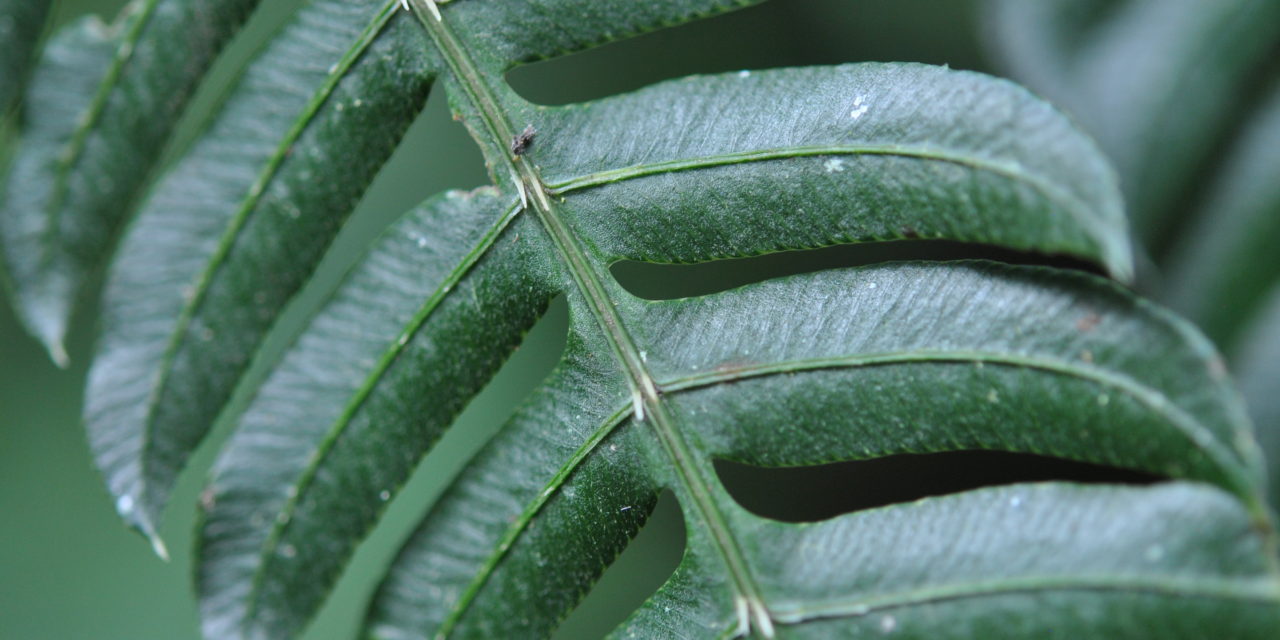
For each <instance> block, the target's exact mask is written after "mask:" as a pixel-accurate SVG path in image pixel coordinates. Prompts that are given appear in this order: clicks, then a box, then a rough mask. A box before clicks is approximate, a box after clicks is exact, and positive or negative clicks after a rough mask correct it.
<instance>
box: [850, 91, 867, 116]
mask: <svg viewBox="0 0 1280 640" xmlns="http://www.w3.org/2000/svg"><path fill="white" fill-rule="evenodd" d="M865 101H866V97H865V96H858V97H857V98H854V99H853V111H850V112H849V117H850V118H853V119H854V120H857V119H858V118H861V117H862V116H863V115H865V114H866V113H867V109H869V108H871V105H869V104H866V102H865Z"/></svg>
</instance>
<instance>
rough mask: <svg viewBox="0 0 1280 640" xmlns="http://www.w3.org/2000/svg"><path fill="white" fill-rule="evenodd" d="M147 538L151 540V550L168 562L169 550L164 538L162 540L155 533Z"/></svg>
mask: <svg viewBox="0 0 1280 640" xmlns="http://www.w3.org/2000/svg"><path fill="white" fill-rule="evenodd" d="M147 538H148V539H149V540H151V550H152V551H154V552H155V554H156V555H157V556H159V557H160V559H161V560H163V561H165V562H168V561H169V548H168V547H166V546H165V545H164V538H161V537H160V536H159V535H157V534H155V533H152V534H150V535H148V536H147Z"/></svg>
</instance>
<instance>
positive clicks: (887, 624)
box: [880, 616, 898, 633]
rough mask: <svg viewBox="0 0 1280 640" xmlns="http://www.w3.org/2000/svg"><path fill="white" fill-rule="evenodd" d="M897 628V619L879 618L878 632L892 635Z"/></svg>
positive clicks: (890, 617)
mask: <svg viewBox="0 0 1280 640" xmlns="http://www.w3.org/2000/svg"><path fill="white" fill-rule="evenodd" d="M897 628H898V620H897V618H894V617H893V616H885V617H883V618H880V631H883V632H884V633H893V630H894V629H897Z"/></svg>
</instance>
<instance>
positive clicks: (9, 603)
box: [0, 0, 989, 640]
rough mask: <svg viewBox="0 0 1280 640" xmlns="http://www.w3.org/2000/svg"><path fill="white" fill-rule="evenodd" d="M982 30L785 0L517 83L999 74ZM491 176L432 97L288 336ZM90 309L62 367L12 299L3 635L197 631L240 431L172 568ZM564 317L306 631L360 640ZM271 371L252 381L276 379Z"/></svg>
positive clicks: (224, 82) (601, 91) (584, 88)
mask: <svg viewBox="0 0 1280 640" xmlns="http://www.w3.org/2000/svg"><path fill="white" fill-rule="evenodd" d="M121 4H122V2H120V1H117V0H97V1H94V0H68V1H66V2H64V3H63V4H62V6H61V7H60V9H59V12H58V17H57V20H59V21H61V22H65V21H67V20H70V19H73V18H74V17H75V16H79V15H81V14H84V13H86V12H92V13H99V14H101V15H103V16H105V17H108V18H109V17H110V16H112V15H114V14H115V12H116V11H117V10H118V9H119V7H120V6H121ZM299 4H300V0H270V1H269V2H264V3H263V5H264V7H263V10H261V11H260V12H259V14H258V15H256V16H255V17H254V19H253V22H252V23H251V25H250V27H249V28H248V29H247V30H246V31H245V33H244V34H243V35H242V36H241V37H240V38H238V39H237V41H236V42H235V44H234V46H233V48H232V50H231V51H230V52H228V53H227V54H226V55H225V56H224V59H222V60H221V61H220V62H219V65H218V67H217V69H216V72H215V76H214V79H213V80H212V81H211V82H210V84H209V86H208V87H206V88H205V89H204V90H202V93H201V98H200V101H199V102H198V104H197V107H196V108H195V109H194V111H193V113H192V114H190V117H188V118H187V120H186V121H185V122H184V124H183V128H182V132H183V133H182V135H181V136H180V140H179V142H178V144H176V145H175V150H177V149H181V147H182V145H183V142H182V140H186V141H189V140H190V139H191V137H192V135H193V134H194V132H196V131H198V130H199V128H200V124H201V123H202V122H204V121H205V120H206V119H207V117H208V115H209V111H210V109H211V108H212V105H213V104H215V103H216V102H217V99H218V97H219V96H220V95H222V93H223V92H225V91H226V90H227V88H228V87H229V86H231V85H232V83H233V82H234V78H235V76H236V74H237V71H238V70H239V69H240V68H241V67H242V66H243V65H244V64H245V63H246V61H247V60H249V59H250V57H251V56H252V53H253V52H254V50H255V48H256V45H257V43H259V42H261V40H262V39H263V38H265V37H268V36H269V35H270V34H271V33H272V32H273V30H274V29H275V28H277V27H278V26H279V25H280V24H282V22H283V21H284V20H287V17H288V15H289V13H290V11H291V10H292V9H293V8H295V7H296V6H298V5H299ZM980 34H981V29H980V28H979V26H978V20H977V16H976V8H975V4H974V3H973V2H967V1H954V0H953V1H939V0H858V1H857V2H854V1H852V0H787V1H775V2H772V3H767V4H765V5H763V6H760V7H755V8H751V9H747V10H743V11H740V12H737V13H734V14H730V15H727V16H724V17H720V18H716V19H712V20H707V21H703V22H700V23H696V24H692V25H688V26H685V27H681V28H677V29H672V30H668V31H664V32H660V33H657V34H652V35H649V36H645V37H641V38H638V39H634V40H630V41H625V42H622V43H616V44H612V45H608V46H605V47H602V48H600V49H598V50H595V51H591V52H587V53H584V54H579V55H576V56H571V57H568V58H564V59H561V60H556V61H551V62H546V63H540V64H537V65H533V66H530V67H527V68H522V69H518V70H516V71H515V72H513V73H512V74H511V76H510V79H511V81H512V83H513V85H515V87H516V88H517V89H518V90H519V91H521V92H522V93H523V94H524V95H525V96H526V97H528V98H529V99H531V100H534V101H537V102H543V103H566V102H572V101H578V100H583V99H588V98H594V97H600V96H604V95H608V94H612V93H616V92H620V91H626V90H630V89H634V88H637V87H640V86H643V85H646V84H649V83H652V82H656V81H659V80H662V79H665V78H670V77H678V76H682V75H687V74H690V73H707V72H719V71H729V70H738V69H744V68H752V69H758V68H767V67H779V66H792V65H809V64H834V63H841V62H851V61H869V60H875V61H890V60H910V61H920V62H929V63H936V64H949V65H950V66H952V67H953V68H963V69H978V70H989V68H988V65H987V64H986V62H985V61H984V59H983V58H982V54H981V51H980V49H981V47H980V42H979V38H980ZM173 153H174V152H171V154H170V155H171V156H172V155H173ZM484 182H486V178H485V176H484V172H483V167H482V165H481V161H480V157H479V154H478V153H477V152H476V151H475V150H474V148H473V147H472V146H471V144H470V141H469V140H468V139H467V138H466V135H465V132H464V131H463V129H462V128H461V127H460V126H459V125H457V124H456V123H453V122H452V121H451V120H450V119H449V118H448V115H447V113H446V112H445V107H444V104H443V100H441V96H440V95H435V96H433V97H432V100H431V103H430V105H429V106H428V108H427V110H426V111H425V113H424V114H423V116H422V118H421V119H420V120H419V122H418V123H417V124H416V125H415V126H414V127H413V129H412V130H411V131H410V134H409V136H408V138H407V139H406V140H405V143H404V144H403V145H402V148H401V149H400V150H399V151H398V152H397V153H396V155H395V156H394V158H393V159H392V161H391V162H390V164H388V166H387V167H386V168H385V169H384V170H383V172H382V173H381V174H380V176H379V178H378V180H377V181H376V183H375V184H374V186H373V187H372V189H371V190H370V192H369V193H368V194H367V196H366V197H365V199H364V201H363V202H362V203H361V205H360V208H359V210H358V211H357V213H356V215H355V217H354V218H353V222H352V224H351V225H350V226H349V228H348V229H346V230H345V231H344V232H343V234H342V235H341V236H340V237H339V239H338V241H337V243H336V244H335V246H334V249H333V251H332V252H331V254H330V255H329V256H328V257H327V258H326V260H325V262H324V264H323V265H322V267H321V271H320V274H319V277H318V278H317V281H316V282H314V283H312V285H311V286H309V287H308V288H307V289H306V290H305V291H304V293H303V295H302V296H301V298H300V299H299V300H298V301H297V302H296V303H295V304H294V305H292V306H291V307H290V309H289V311H288V313H287V314H286V317H285V318H283V319H282V321H281V331H278V332H277V334H285V335H287V334H288V333H289V330H290V327H296V326H297V325H298V324H299V323H300V321H301V319H302V318H305V317H306V315H307V313H308V311H309V310H311V309H314V308H315V306H316V304H317V301H318V299H319V295H320V293H322V292H323V291H324V290H325V289H326V288H327V287H328V286H331V285H332V284H333V282H334V281H335V279H336V278H337V277H338V276H339V275H340V274H341V272H342V271H343V269H344V267H345V266H346V265H348V264H349V263H350V262H351V260H353V259H354V258H355V256H356V255H357V254H358V252H359V251H360V249H361V247H363V246H364V245H365V244H366V243H367V242H368V241H369V240H370V238H372V237H373V236H374V235H375V234H377V233H378V231H379V230H380V229H382V228H384V227H385V226H386V225H387V224H388V223H389V222H390V221H391V220H394V219H395V218H396V217H398V216H399V215H400V214H401V213H402V212H404V211H405V210H406V209H408V208H409V207H410V206H412V205H413V204H415V203H417V202H418V201H420V200H422V199H423V198H425V197H426V196H428V195H430V194H432V193H435V192H438V191H440V190H443V189H446V188H470V187H474V186H477V185H479V184H483V183H484ZM838 260H844V258H843V257H840V258H838ZM721 273H722V272H721ZM657 277H659V278H660V276H657ZM697 277H702V278H706V279H713V280H714V279H716V278H719V277H721V275H718V274H717V273H715V272H707V273H705V274H701V275H698V276H697ZM635 286H637V287H639V288H643V287H645V286H654V287H657V288H658V289H660V288H661V287H662V286H663V285H662V283H661V282H657V283H648V284H646V283H644V282H639V283H635ZM92 307H93V305H92V303H91V302H89V303H86V304H85V308H84V309H82V310H81V313H80V317H79V320H78V322H77V329H76V333H75V335H74V337H73V339H72V341H71V343H70V348H71V355H72V358H73V363H74V364H73V365H72V367H71V368H70V369H68V370H65V371H62V370H57V369H56V368H54V367H53V366H52V365H51V364H50V362H49V361H48V359H47V358H46V357H45V356H44V355H43V353H42V352H41V351H40V349H39V348H38V347H37V345H36V344H35V342H34V341H33V340H31V339H29V338H28V337H26V336H25V335H23V333H22V331H21V330H20V329H19V328H18V326H17V323H16V321H15V319H14V317H13V314H12V312H11V310H10V309H9V308H8V306H0V513H3V517H0V639H4V640H8V639H26V638H36V639H45V638H49V639H63V638H67V639H80V638H92V639H113V638H120V639H137V640H144V639H152V638H154V639H165V640H172V639H181V638H196V637H197V636H198V634H197V629H198V622H197V616H196V609H195V604H194V599H193V596H192V589H191V580H190V577H189V576H190V569H191V565H190V558H189V555H188V552H189V549H188V548H189V546H190V541H191V534H192V531H191V528H192V521H193V516H194V505H195V497H196V495H197V494H198V492H199V489H200V484H201V481H202V479H203V477H204V474H205V471H206V469H207V468H208V466H209V464H210V462H211V459H212V455H213V452H214V451H215V450H216V448H217V445H218V444H219V442H220V441H221V440H223V439H224V438H225V436H226V432H227V428H228V424H226V423H227V421H226V420H224V421H223V423H222V424H221V426H220V428H219V429H217V431H216V433H215V437H214V438H213V442H212V443H211V445H210V446H205V447H204V448H202V449H201V451H200V454H199V455H198V456H197V457H196V458H195V460H194V464H193V465H192V468H191V469H189V470H188V472H187V473H186V474H185V475H184V478H183V480H182V482H181V483H180V486H179V489H178V491H177V492H176V493H175V496H174V502H173V507H172V508H171V510H170V512H169V514H168V516H167V518H166V521H165V524H164V527H163V535H164V537H165V539H166V541H167V542H168V544H169V548H170V550H171V552H172V555H173V559H172V561H171V562H169V563H164V562H162V561H160V560H159V559H157V558H156V557H155V556H153V555H152V553H151V551H150V548H149V546H148V545H147V544H146V542H145V541H144V540H143V539H141V538H140V537H138V536H136V535H134V534H133V533H130V532H128V531H126V530H125V528H124V526H123V525H122V524H121V523H120V522H119V521H118V519H117V518H116V515H115V513H114V511H113V509H112V504H111V500H109V499H108V497H107V495H106V492H105V490H104V488H103V486H102V484H101V482H100V479H99V477H98V475H97V472H96V471H95V470H94V468H93V466H92V463H91V461H90V456H89V454H88V450H87V446H86V443H85V440H84V436H83V434H82V431H81V426H80V421H79V414H80V405H81V387H82V384H83V382H84V376H85V369H86V363H87V360H88V357H89V354H90V353H91V346H92V335H93V330H94V327H93V321H92V319H93V308H92ZM563 327H564V310H563V309H562V308H559V307H557V308H556V309H555V310H553V312H552V313H551V314H550V316H548V318H547V319H546V320H544V321H543V322H542V323H541V324H540V325H539V326H538V328H537V329H536V330H535V332H534V334H532V335H531V337H530V340H529V342H528V343H527V344H526V346H525V347H524V348H522V349H521V351H520V352H519V353H518V354H517V356H516V357H515V358H514V359H513V361H512V362H510V363H509V364H508V365H507V367H506V368H505V369H504V370H503V372H502V373H501V374H500V376H499V378H498V380H496V381H495V382H494V383H493V384H492V385H491V387H490V388H489V389H488V390H487V391H486V392H485V393H484V395H482V396H481V397H480V398H478V399H477V400H476V401H475V402H474V403H473V404H472V406H471V408H470V409H468V411H467V413H466V414H465V415H464V416H463V418H462V420H461V421H460V424H459V426H458V428H456V429H455V430H454V433H451V435H450V436H449V438H447V439H446V441H445V442H444V443H443V444H442V445H441V447H440V449H439V450H438V451H436V452H434V453H433V454H432V455H431V456H430V457H429V458H428V460H427V461H426V463H424V465H423V469H422V471H421V472H420V473H418V474H417V475H416V476H415V477H414V479H413V481H412V482H411V483H410V484H409V486H408V487H407V488H406V490H405V492H404V493H403V494H402V495H401V496H400V497H399V498H397V500H396V501H395V502H394V504H393V505H392V507H391V510H390V511H389V512H388V516H387V518H386V519H385V521H384V523H383V524H382V525H381V526H380V527H379V528H378V529H377V530H376V531H375V533H374V535H373V537H372V538H371V540H370V542H369V544H367V545H365V546H364V547H363V548H362V549H361V551H360V552H359V553H358V555H357V556H356V560H355V563H354V566H353V569H352V570H351V571H350V572H348V575H347V576H345V577H344V579H343V581H342V582H341V583H340V586H339V589H338V592H337V594H336V596H335V597H334V598H333V599H332V601H331V602H330V604H329V605H328V606H327V607H326V608H325V609H324V611H323V612H322V614H321V615H320V617H319V618H318V620H317V621H316V622H315V623H314V624H313V625H312V627H311V629H310V631H309V633H308V635H307V636H306V637H308V638H312V639H320V638H344V637H351V636H352V634H353V630H354V628H355V625H356V624H357V622H358V616H359V614H360V611H361V609H362V607H363V604H364V600H365V598H366V597H367V596H368V594H369V593H370V591H371V589H372V588H373V586H374V585H375V584H376V579H377V576H378V575H379V574H380V572H381V569H382V567H384V566H385V564H386V563H387V562H388V561H389V559H390V558H391V556H392V554H393V553H394V551H395V549H396V547H397V545H398V544H399V542H400V541H401V540H402V539H403V538H404V537H405V536H406V535H407V533H408V532H409V530H410V529H411V528H412V527H413V525H414V524H415V522H416V519H417V518H418V517H419V516H420V515H421V513H422V512H423V511H424V509H425V507H426V505H427V504H428V503H429V501H430V500H431V498H432V497H433V496H434V495H436V493H437V492H438V491H439V490H440V488H441V486H442V484H443V482H444V481H445V480H446V479H447V478H448V477H449V475H450V474H451V473H452V472H453V471H455V470H456V469H457V468H458V467H459V466H460V465H461V464H462V461H463V460H465V457H466V455H467V454H468V452H470V451H472V450H474V449H475V448H476V446H477V445H478V443H479V442H481V441H482V440H483V439H484V437H485V436H486V435H487V434H489V433H492V431H493V430H494V429H495V428H496V427H497V426H498V425H499V424H500V423H501V421H502V420H503V418H504V417H505V416H506V415H507V414H509V412H510V410H511V408H512V407H513V405H514V404H515V403H516V402H518V401H519V399H520V398H521V397H523V396H524V395H525V394H526V393H527V392H528V391H529V390H530V389H531V388H532V386H533V385H534V384H536V382H537V381H538V380H539V379H540V378H541V377H542V376H543V375H544V374H545V373H546V372H547V371H548V370H549V369H550V367H551V366H552V364H553V362H554V360H555V358H556V356H557V354H558V351H559V349H560V347H561V345H562V344H563ZM280 342H281V341H280V340H279V339H278V338H277V339H275V340H274V341H272V343H271V344H270V345H268V347H267V352H268V355H269V354H270V353H271V352H272V351H276V352H278V349H279V347H280ZM264 360H265V361H270V357H267V358H264ZM261 369H262V367H258V368H256V369H255V370H254V372H253V373H251V374H250V378H251V379H253V378H260V377H261V375H262V371H261ZM241 396H243V394H241ZM240 401H241V402H242V401H243V397H241V398H240ZM234 408H235V407H233V411H232V412H231V413H234ZM673 507H674V505H672V504H671V503H670V501H669V500H664V501H663V503H662V504H661V505H660V507H659V511H658V513H657V514H656V515H655V518H654V520H653V522H652V523H651V525H650V526H648V527H646V529H645V531H644V532H643V533H642V534H641V538H640V539H639V540H638V541H637V542H636V543H635V544H633V545H632V547H631V548H629V549H628V551H627V552H626V554H625V555H624V557H623V559H622V560H621V561H620V563H619V564H618V565H617V566H615V567H614V568H613V569H611V570H610V572H609V573H608V574H606V578H605V580H604V581H603V582H602V583H601V585H599V586H598V587H597V588H596V589H595V590H594V591H593V592H592V594H591V596H590V597H589V600H588V602H587V603H586V604H585V605H584V606H583V607H582V608H581V609H580V610H579V611H578V612H577V613H575V614H574V616H573V617H572V618H571V619H570V620H569V622H568V623H567V624H566V625H565V627H564V628H563V629H562V631H561V636H562V637H566V638H578V637H594V636H599V635H600V634H602V633H603V632H605V631H607V630H608V629H610V628H612V626H613V625H614V624H616V623H617V622H618V621H620V620H621V619H622V618H623V617H624V616H625V615H626V613H627V612H628V611H629V610H630V609H631V608H632V607H634V606H635V604H637V603H638V601H639V600H640V599H643V598H644V597H645V596H647V595H648V593H650V592H651V591H652V589H654V588H656V587H657V586H658V584H660V583H661V582H662V580H663V579H665V577H666V576H667V575H669V573H670V570H671V569H672V568H673V567H674V564H675V562H676V561H677V559H678V557H679V553H680V551H681V548H682V546H683V543H682V533H681V527H682V524H681V523H680V521H679V515H678V511H677V510H676V509H675V508H673Z"/></svg>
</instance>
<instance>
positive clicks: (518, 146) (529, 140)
mask: <svg viewBox="0 0 1280 640" xmlns="http://www.w3.org/2000/svg"><path fill="white" fill-rule="evenodd" d="M537 133H538V130H537V129H534V128H533V125H528V126H526V127H525V128H524V131H521V132H520V133H518V134H516V136H515V137H514V138H511V155H513V156H520V155H524V152H525V151H528V150H529V145H532V144H533V136H534V135H535V134H537Z"/></svg>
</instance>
